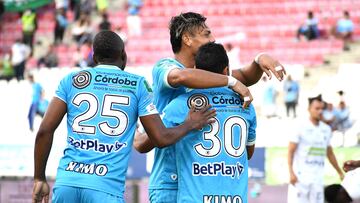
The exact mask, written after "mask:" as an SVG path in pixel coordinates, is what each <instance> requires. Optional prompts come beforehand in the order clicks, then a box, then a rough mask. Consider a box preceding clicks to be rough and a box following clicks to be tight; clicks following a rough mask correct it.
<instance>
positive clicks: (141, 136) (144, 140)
mask: <svg viewBox="0 0 360 203" xmlns="http://www.w3.org/2000/svg"><path fill="white" fill-rule="evenodd" d="M133 146H134V148H135V149H136V151H138V152H140V153H148V152H150V151H151V150H152V149H154V147H155V145H154V144H153V143H152V142H151V140H150V139H149V137H148V136H147V134H146V133H145V132H140V131H139V130H136V132H135V136H134V143H133Z"/></svg>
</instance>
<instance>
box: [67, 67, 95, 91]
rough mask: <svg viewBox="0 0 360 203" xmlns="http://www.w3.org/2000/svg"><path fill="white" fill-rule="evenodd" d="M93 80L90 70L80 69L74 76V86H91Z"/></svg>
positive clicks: (80, 87) (81, 87) (79, 87)
mask: <svg viewBox="0 0 360 203" xmlns="http://www.w3.org/2000/svg"><path fill="white" fill-rule="evenodd" d="M90 82H91V74H90V72H88V71H80V72H79V73H77V74H76V75H75V76H74V77H73V82H72V84H73V86H74V87H76V88H78V89H83V88H85V87H87V86H89V84H90Z"/></svg>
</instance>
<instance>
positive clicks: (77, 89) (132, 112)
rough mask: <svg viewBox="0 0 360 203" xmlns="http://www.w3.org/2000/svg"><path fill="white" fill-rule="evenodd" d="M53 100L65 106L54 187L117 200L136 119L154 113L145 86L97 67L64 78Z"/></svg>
mask: <svg viewBox="0 0 360 203" xmlns="http://www.w3.org/2000/svg"><path fill="white" fill-rule="evenodd" d="M56 97H58V98H59V99H61V100H62V101H64V102H65V103H66V104H67V129H68V135H67V147H66V149H65V151H64V156H63V157H62V158H61V160H60V164H59V167H58V172H57V177H56V183H55V187H59V186H72V187H79V188H86V189H93V190H98V191H102V192H105V193H109V194H112V195H116V196H120V197H122V196H123V192H124V187H125V175H126V170H127V167H128V160H129V155H130V150H131V148H132V144H133V138H134V133H135V129H136V122H137V119H138V117H139V116H140V117H141V116H146V115H150V114H156V113H157V110H156V108H155V105H154V104H153V103H152V102H153V98H152V90H151V88H150V86H148V84H147V82H146V80H145V79H144V78H143V77H141V76H137V75H134V74H130V73H127V72H124V71H122V70H121V69H119V68H118V67H116V66H108V65H100V66H97V67H95V68H89V69H84V70H82V71H80V72H75V73H71V74H69V75H67V76H66V77H65V78H64V79H63V80H62V81H61V82H60V85H59V87H58V89H57V91H56ZM99 201H101V200H99Z"/></svg>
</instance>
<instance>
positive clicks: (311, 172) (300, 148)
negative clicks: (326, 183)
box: [290, 120, 331, 184]
mask: <svg viewBox="0 0 360 203" xmlns="http://www.w3.org/2000/svg"><path fill="white" fill-rule="evenodd" d="M330 139H331V128H330V127H329V126H328V125H327V124H325V123H323V122H320V123H319V125H317V126H316V125H314V124H313V123H312V122H311V121H310V120H306V121H305V122H303V123H302V124H301V125H299V129H298V130H297V133H295V134H293V135H291V137H290V142H294V143H297V149H296V151H295V154H294V159H293V169H294V172H295V175H296V176H297V177H298V180H299V182H302V183H305V184H308V183H316V184H323V174H324V173H325V171H324V170H325V169H324V168H325V167H324V166H325V157H326V151H327V147H328V146H329V145H330Z"/></svg>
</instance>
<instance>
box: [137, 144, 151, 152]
mask: <svg viewBox="0 0 360 203" xmlns="http://www.w3.org/2000/svg"><path fill="white" fill-rule="evenodd" d="M133 146H134V148H135V149H136V151H138V152H139V153H141V154H144V153H148V152H149V151H151V149H149V148H147V147H146V146H144V145H141V144H139V143H137V142H134V144H133Z"/></svg>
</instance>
